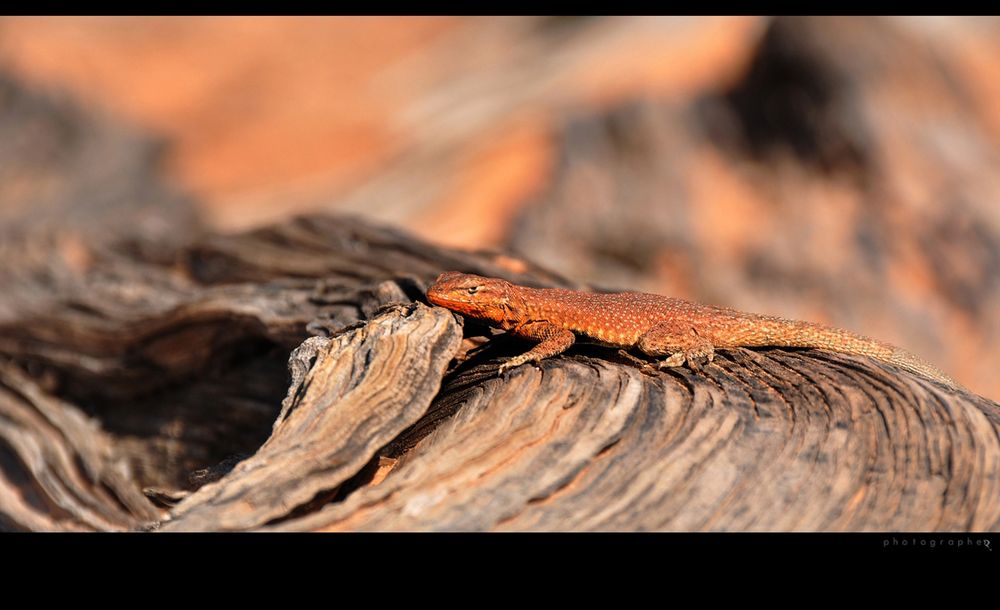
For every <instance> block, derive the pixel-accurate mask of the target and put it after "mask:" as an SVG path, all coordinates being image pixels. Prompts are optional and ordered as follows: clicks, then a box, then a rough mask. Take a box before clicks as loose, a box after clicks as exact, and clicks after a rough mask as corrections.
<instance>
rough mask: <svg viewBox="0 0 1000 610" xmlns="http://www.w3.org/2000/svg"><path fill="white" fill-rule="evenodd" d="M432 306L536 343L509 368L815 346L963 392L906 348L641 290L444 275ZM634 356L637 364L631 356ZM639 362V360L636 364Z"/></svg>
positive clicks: (430, 295) (696, 358)
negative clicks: (603, 353) (613, 352)
mask: <svg viewBox="0 0 1000 610" xmlns="http://www.w3.org/2000/svg"><path fill="white" fill-rule="evenodd" d="M427 300H428V301H430V302H431V303H432V304H433V305H438V306H440V307H445V308H447V309H449V310H452V311H454V312H457V313H459V314H461V315H463V316H468V317H471V318H474V319H477V320H481V321H484V322H486V323H487V324H489V325H490V326H494V327H497V328H500V329H501V330H504V331H507V332H508V333H511V334H513V335H515V336H518V337H522V338H525V339H530V340H533V341H537V342H538V343H537V345H535V346H534V347H532V348H531V349H530V350H528V351H527V352H525V353H523V354H521V355H519V356H515V357H513V358H511V359H510V360H508V361H507V362H505V363H503V364H502V365H501V366H500V374H503V371H504V370H507V369H510V368H513V367H515V366H519V365H521V364H524V363H526V362H538V361H540V360H543V359H545V358H550V357H552V356H556V355H558V354H561V353H563V352H565V351H566V350H567V349H569V348H570V346H572V345H573V343H574V342H576V340H577V336H578V335H579V336H581V337H582V338H584V339H589V340H590V342H593V343H597V344H599V345H604V346H608V347H618V348H621V349H622V350H623V354H625V355H629V354H628V353H627V352H626V351H624V350H627V349H632V348H637V349H638V350H639V351H640V352H642V353H644V354H646V355H647V356H651V357H653V358H663V359H662V360H659V362H658V364H657V366H658V368H660V369H663V368H666V367H678V366H683V365H684V364H685V363H687V364H688V366H689V367H690V368H692V369H697V368H700V367H701V366H702V365H704V364H706V363H710V362H712V360H713V359H714V357H715V350H717V349H727V348H736V347H799V348H816V349H824V350H829V351H833V352H840V353H845V354H855V355H861V356H868V357H871V358H874V359H876V360H880V361H882V362H886V363H889V364H892V365H895V366H897V367H899V368H901V369H903V370H906V371H909V372H911V373H916V374H917V375H920V376H922V377H924V378H927V379H931V380H933V381H937V382H940V383H942V384H944V385H946V386H950V387H953V388H957V387H959V386H958V383H957V382H955V381H954V380H953V379H952V378H951V377H949V376H948V375H946V374H945V373H943V372H942V371H940V370H938V369H936V368H935V367H933V366H932V365H930V364H928V363H926V362H924V361H923V360H921V359H920V358H918V357H917V356H915V355H913V354H911V353H910V352H907V351H905V350H903V349H900V348H898V347H895V346H893V345H890V344H888V343H884V342H882V341H878V340H875V339H871V338H868V337H865V336H862V335H858V334H855V333H852V332H848V331H846V330H839V329H836V328H832V327H829V326H824V325H822V324H817V323H813V322H803V321H798V320H789V319H785V318H779V317H776V316H768V315H760V314H753V313H745V312H742V311H738V310H735V309H729V308H725V307H716V306H711V305H701V304H698V303H694V302H691V301H685V300H682V299H677V298H673V297H667V296H661V295H656V294H647V293H642V292H617V293H600V292H581V291H576V290H565V289H562V288H528V287H525V286H518V285H516V284H513V283H511V282H508V281H506V280H503V279H499V278H490V277H483V276H479V275H473V274H468V273H460V272H457V271H448V272H445V273H442V274H441V275H439V276H438V278H437V279H436V280H435V282H434V284H432V285H431V286H430V288H428V289H427ZM629 357H630V358H634V357H632V356H630V355H629ZM634 359H635V360H639V359H638V358H634Z"/></svg>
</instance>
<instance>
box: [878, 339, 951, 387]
mask: <svg viewBox="0 0 1000 610" xmlns="http://www.w3.org/2000/svg"><path fill="white" fill-rule="evenodd" d="M889 363H890V364H895V365H896V366H898V367H899V368H901V369H903V370H904V371H909V372H911V373H916V374H917V375H922V376H924V377H927V378H928V379H932V380H934V381H938V382H941V383H943V384H945V385H946V386H950V387H953V388H958V387H960V386H959V385H958V382H957V381H955V380H954V379H952V378H951V377H949V376H948V375H947V374H946V373H944V372H943V371H941V370H940V369H938V368H937V367H935V366H932V365H930V364H928V363H926V362H924V361H923V360H921V359H920V358H918V357H917V356H915V355H913V354H911V353H910V352H908V351H906V350H904V349H900V348H898V347H895V348H893V350H892V354H891V355H890V356H889Z"/></svg>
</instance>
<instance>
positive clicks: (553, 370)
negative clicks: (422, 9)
mask: <svg viewBox="0 0 1000 610" xmlns="http://www.w3.org/2000/svg"><path fill="white" fill-rule="evenodd" d="M91 256H92V262H91V264H90V265H89V266H88V267H87V269H86V270H85V271H83V272H82V273H80V274H78V275H72V274H69V275H56V274H53V275H49V276H45V277H47V280H48V281H50V282H52V285H50V287H49V288H50V290H48V291H47V292H41V291H34V292H32V291H21V290H19V287H18V286H17V285H13V286H11V289H10V292H11V293H14V294H22V295H23V294H30V295H31V299H32V302H31V306H30V307H28V306H27V303H25V302H24V299H23V298H22V299H21V301H20V305H19V307H17V308H11V309H12V311H13V313H10V314H9V315H8V317H7V318H5V319H4V321H3V324H2V326H0V339H2V340H0V353H2V356H3V361H2V367H0V415H2V417H0V422H3V426H2V427H0V474H2V478H0V519H2V521H0V524H2V527H4V528H5V529H29V530H121V529H155V530H159V531H175V530H246V529H278V530H337V531H341V530H413V529H418V530H952V531H954V530H996V529H1000V493H998V486H1000V480H998V478H997V474H996V473H997V472H998V469H1000V442H998V439H1000V406H998V405H997V404H996V403H993V402H991V401H989V400H986V399H983V398H981V397H978V396H976V395H973V394H971V393H968V392H963V391H952V390H948V389H946V388H943V387H942V386H938V385H936V384H934V383H932V382H929V381H926V380H923V379H920V378H916V377H913V376H911V375H909V374H907V373H905V372H901V371H898V370H895V369H893V368H891V367H888V366H886V365H881V364H878V363H876V362H874V361H870V360H866V359H862V358H855V357H850V356H844V355H837V354H831V353H825V352H819V351H814V350H798V351H795V350H781V349H760V350H744V349H741V350H732V351H723V352H721V353H720V356H719V358H718V359H717V360H716V362H715V364H714V365H712V366H709V367H707V368H706V369H704V370H703V371H701V372H693V371H691V370H689V369H686V368H685V369H676V370H666V371H662V372H657V373H650V372H648V371H643V370H642V369H640V368H639V367H637V366H636V365H635V364H634V363H632V362H630V361H629V360H627V359H625V358H623V357H621V356H619V355H618V354H617V353H616V352H615V351H614V350H606V349H602V348H598V347H594V346H590V347H588V346H579V347H575V348H573V349H572V350H571V351H570V352H569V353H568V354H566V355H565V356H562V357H557V358H553V359H551V360H546V361H544V362H542V363H541V364H540V366H531V365H526V366H522V367H519V368H517V369H514V370H512V371H509V372H507V373H505V374H504V375H503V376H499V375H498V374H497V367H498V365H499V364H500V363H501V362H502V361H503V359H504V358H506V357H508V356H510V355H512V354H515V353H519V352H520V351H521V350H523V349H525V347H526V346H525V345H524V344H523V343H521V342H520V341H517V340H514V339H511V338H508V337H506V336H503V335H500V334H496V336H494V334H495V333H493V332H491V331H490V330H489V329H487V328H485V327H482V326H479V325H475V324H473V323H467V324H463V322H462V321H461V320H460V319H459V318H457V317H456V316H454V315H453V314H452V313H451V312H448V311H446V310H444V309H440V308H436V307H430V306H428V305H427V304H426V303H425V301H424V299H423V290H424V289H425V288H426V286H427V285H428V282H430V281H431V280H433V278H434V277H435V276H436V275H437V274H438V273H439V272H441V271H443V270H447V269H457V270H464V271H469V272H475V273H480V274H483V275H497V276H503V277H506V278H508V279H510V280H512V281H516V282H521V283H525V284H531V285H536V286H540V285H561V286H573V285H572V284H571V283H569V282H567V281H565V280H562V279H560V278H558V277H555V276H552V275H551V274H548V273H546V272H544V271H543V270H541V269H538V268H536V267H534V266H533V265H531V264H530V263H527V262H525V261H521V260H518V259H514V258H511V257H507V256H503V255H499V254H492V253H466V252H459V251H452V250H447V249H442V248H435V247H432V246H429V245H427V244H424V243H421V242H419V241H416V240H414V239H412V238H410V237H408V236H406V235H405V234H402V233H399V232H395V231H390V230H386V229H382V228H378V227H375V226H370V225H367V224H365V223H362V222H360V221H357V220H352V219H348V218H336V217H313V218H302V219H298V220H295V221H293V222H289V223H286V224H283V225H280V226H276V227H273V228H269V229H262V230H258V231H254V232H251V233H247V234H244V235H238V236H211V235H209V236H205V237H196V238H195V239H194V240H192V242H191V243H187V244H182V245H179V246H177V248H176V250H175V251H174V253H173V256H170V257H164V256H163V252H162V251H161V252H158V254H157V256H156V257H144V256H143V255H142V254H141V252H135V251H131V252H129V253H128V255H125V254H122V253H121V252H118V251H116V250H114V249H103V250H96V251H95V252H93V253H92V255H91ZM36 275H37V274H36ZM33 277H34V276H33ZM26 281H27V280H26ZM575 287H577V288H579V286H575ZM8 300H9V299H8ZM310 335H313V336H310ZM286 367H287V368H286ZM288 371H290V374H289V372H288ZM140 490H144V492H145V497H143V495H142V494H141V493H140Z"/></svg>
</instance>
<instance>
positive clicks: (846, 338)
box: [765, 319, 961, 388]
mask: <svg viewBox="0 0 1000 610" xmlns="http://www.w3.org/2000/svg"><path fill="white" fill-rule="evenodd" d="M770 321H771V322H772V324H768V325H766V326H765V334H766V335H768V336H767V339H765V342H767V343H768V344H770V345H777V346H785V347H812V348H819V349H826V350H830V351H834V352H842V353H847V354H855V355H858V356H868V357H870V358H874V359H876V360H881V361H882V362H887V363H889V364H892V365H895V366H897V367H899V368H901V369H903V370H904V371H908V372H910V373H914V374H916V375H919V376H921V377H924V378H927V379H930V380H932V381H937V382H939V383H942V384H944V385H946V386H949V387H952V388H960V387H961V386H960V385H959V384H958V382H957V381H955V380H954V379H952V378H951V377H949V376H948V375H947V374H946V373H944V372H943V371H941V370H940V369H938V368H937V367H935V366H933V365H931V364H928V363H927V362H925V361H924V360H922V359H920V358H919V357H917V356H916V355H914V354H912V353H910V352H908V351H906V350H904V349H901V348H898V347H896V346H894V345H890V344H888V343H883V342H882V341H877V340H875V339H871V338H868V337H864V336H862V335H856V334H854V333H851V332H848V331H845V330H840V329H836V328H829V327H826V326H821V325H818V324H812V323H809V322H795V321H790V320H781V319H772V320H770Z"/></svg>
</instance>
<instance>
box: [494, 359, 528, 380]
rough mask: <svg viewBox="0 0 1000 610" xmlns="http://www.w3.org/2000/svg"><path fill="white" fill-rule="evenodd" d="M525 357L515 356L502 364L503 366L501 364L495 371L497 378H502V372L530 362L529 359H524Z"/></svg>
mask: <svg viewBox="0 0 1000 610" xmlns="http://www.w3.org/2000/svg"><path fill="white" fill-rule="evenodd" d="M525 355H526V354H525ZM525 355H521V356H515V357H514V358H511V359H510V360H508V361H507V362H504V363H503V364H501V365H500V367H499V368H498V369H497V376H498V377H502V376H503V373H504V371H509V370H510V369H512V368H515V367H519V366H521V365H522V364H524V363H525V362H528V361H529V360H531V358H525V357H524V356H525Z"/></svg>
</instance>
